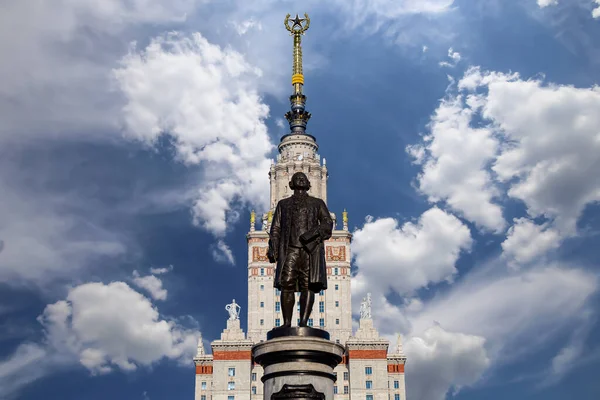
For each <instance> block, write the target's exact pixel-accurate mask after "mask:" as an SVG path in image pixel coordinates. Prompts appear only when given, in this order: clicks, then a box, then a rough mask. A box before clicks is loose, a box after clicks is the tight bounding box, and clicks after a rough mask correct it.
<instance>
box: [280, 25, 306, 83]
mask: <svg viewBox="0 0 600 400" xmlns="http://www.w3.org/2000/svg"><path fill="white" fill-rule="evenodd" d="M289 22H292V25H291V26H290V25H289ZM303 22H305V24H304V25H303V24H302V23H303ZM283 23H284V25H285V28H286V29H287V30H288V31H289V32H290V35H292V36H294V61H293V67H292V85H293V86H294V93H295V94H300V93H302V85H304V74H303V72H302V35H304V32H306V31H307V30H308V27H309V25H310V18H308V14H304V18H300V17H299V16H298V14H296V18H294V19H292V20H290V14H288V15H286V17H285V21H284V22H283Z"/></svg>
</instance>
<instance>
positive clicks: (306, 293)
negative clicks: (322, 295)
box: [300, 290, 315, 326]
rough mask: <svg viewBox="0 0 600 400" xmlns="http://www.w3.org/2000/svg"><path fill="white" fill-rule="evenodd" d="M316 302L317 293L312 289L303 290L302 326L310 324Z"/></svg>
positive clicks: (301, 306) (301, 299)
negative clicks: (309, 319)
mask: <svg viewBox="0 0 600 400" xmlns="http://www.w3.org/2000/svg"><path fill="white" fill-rule="evenodd" d="M314 302H315V294H314V293H313V292H312V291H310V290H303V291H302V293H301V294H300V326H308V318H309V317H310V313H311V311H312V308H313V304H314Z"/></svg>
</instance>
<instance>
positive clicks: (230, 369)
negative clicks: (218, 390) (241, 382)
mask: <svg viewBox="0 0 600 400" xmlns="http://www.w3.org/2000/svg"><path fill="white" fill-rule="evenodd" d="M229 376H235V368H233V367H232V368H229Z"/></svg>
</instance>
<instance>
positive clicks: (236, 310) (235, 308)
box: [225, 299, 242, 321]
mask: <svg viewBox="0 0 600 400" xmlns="http://www.w3.org/2000/svg"><path fill="white" fill-rule="evenodd" d="M241 308H242V307H240V305H239V304H237V303H236V302H235V299H233V300H232V302H231V304H227V305H226V306H225V310H227V312H228V313H229V320H230V321H234V320H236V319H239V317H240V309H241Z"/></svg>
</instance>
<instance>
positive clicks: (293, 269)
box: [267, 172, 333, 327]
mask: <svg viewBox="0 0 600 400" xmlns="http://www.w3.org/2000/svg"><path fill="white" fill-rule="evenodd" d="M290 189H292V190H293V191H294V194H293V195H292V196H290V197H288V198H285V199H282V200H280V201H279V203H278V204H277V208H276V209H275V214H274V215H273V222H272V224H271V232H270V239H269V251H268V254H267V255H268V257H269V261H270V262H272V263H277V268H276V270H275V280H274V286H275V287H276V288H277V289H279V290H281V312H282V314H283V325H282V327H290V326H291V325H292V313H293V311H294V303H295V299H294V293H295V292H300V326H307V324H308V317H309V316H310V313H311V311H312V307H313V303H314V301H315V293H317V292H320V291H321V290H325V289H327V272H326V269H325V245H324V242H325V240H327V239H329V238H330V237H331V231H332V229H333V220H332V219H331V215H330V214H329V210H328V209H327V206H326V205H325V202H324V201H323V200H321V199H318V198H316V197H312V196H309V195H308V193H307V192H308V190H309V189H310V182H309V181H308V178H307V177H306V175H305V174H304V173H303V172H296V173H295V174H294V175H293V176H292V179H291V181H290Z"/></svg>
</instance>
